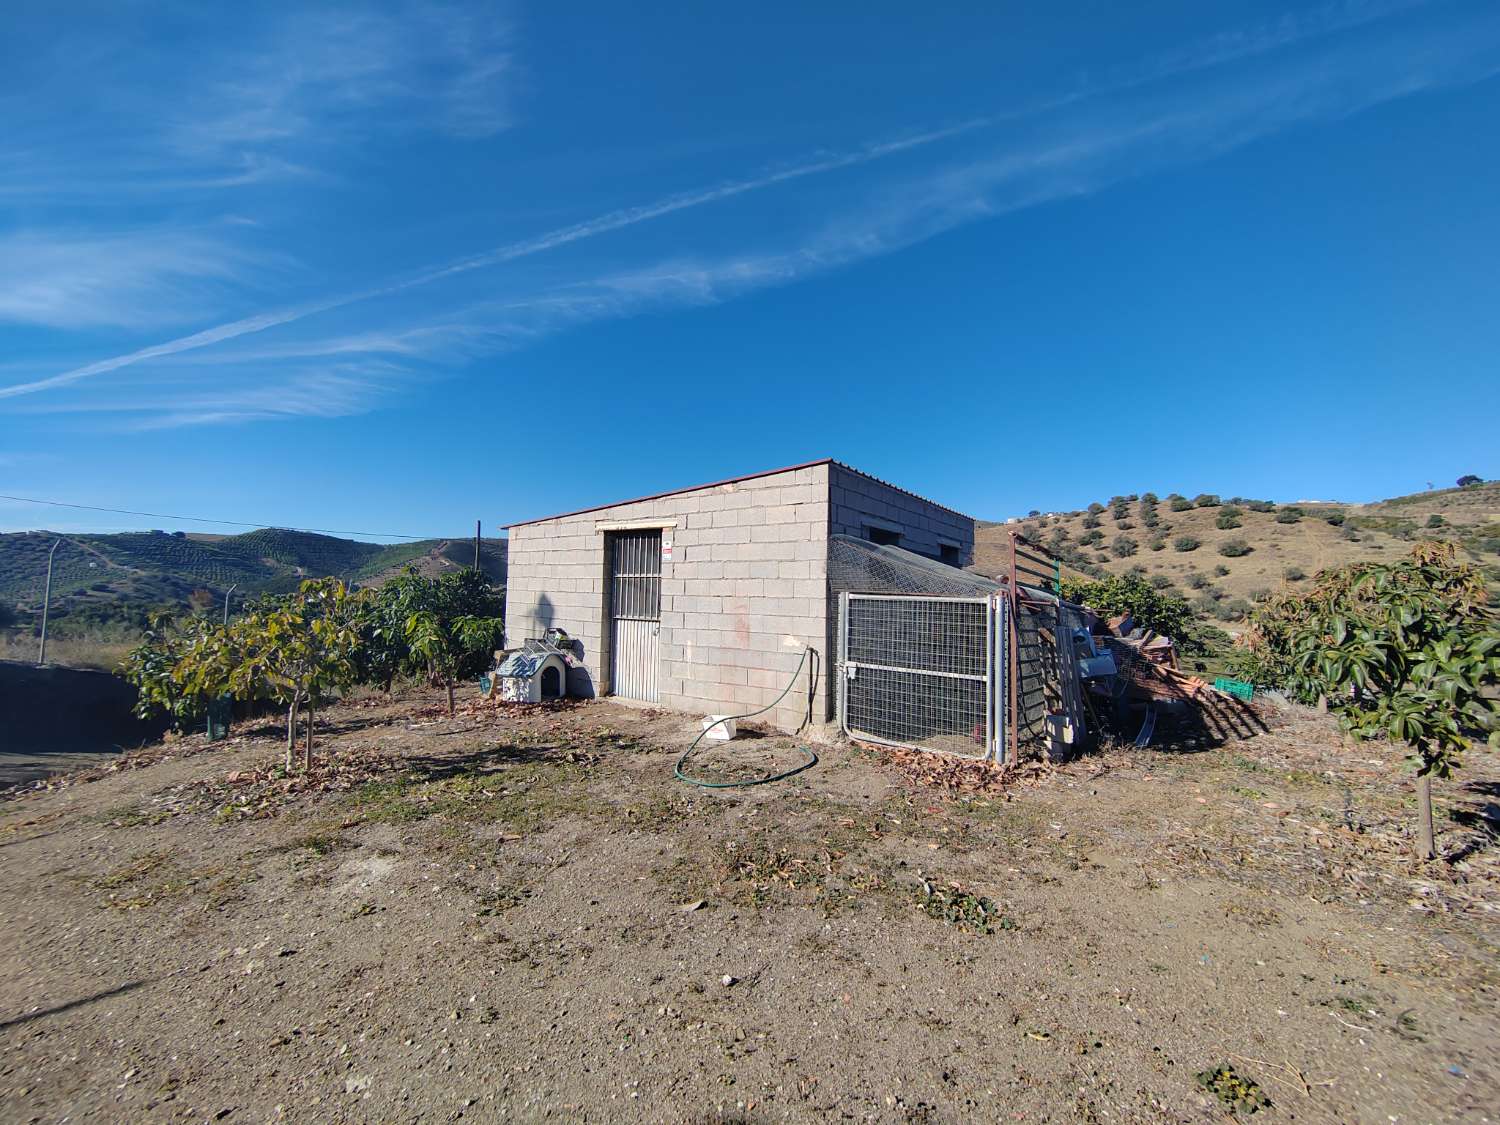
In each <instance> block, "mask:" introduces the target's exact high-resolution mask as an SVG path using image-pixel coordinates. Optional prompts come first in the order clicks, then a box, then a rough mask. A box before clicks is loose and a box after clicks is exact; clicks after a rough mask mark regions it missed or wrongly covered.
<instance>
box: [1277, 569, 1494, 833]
mask: <svg viewBox="0 0 1500 1125" xmlns="http://www.w3.org/2000/svg"><path fill="white" fill-rule="evenodd" d="M1250 654H1251V657H1252V658H1253V661H1254V666H1255V668H1256V670H1257V674H1258V678H1260V679H1262V680H1263V681H1264V682H1269V683H1273V684H1276V685H1277V686H1280V687H1284V688H1285V689H1287V690H1288V691H1290V692H1292V693H1293V694H1294V695H1296V696H1297V698H1299V699H1301V700H1302V701H1304V702H1307V703H1312V702H1315V701H1317V700H1318V699H1320V698H1321V699H1325V700H1326V701H1327V702H1328V704H1329V706H1330V707H1331V708H1333V709H1334V710H1335V711H1337V712H1338V714H1339V716H1340V719H1341V721H1342V723H1343V725H1344V727H1345V729H1346V730H1348V731H1350V732H1351V733H1352V734H1354V735H1356V736H1357V737H1360V738H1366V739H1369V738H1389V739H1392V740H1394V741H1397V742H1404V743H1406V745H1407V746H1408V747H1409V748H1410V757H1409V761H1410V762H1411V764H1412V766H1413V768H1414V770H1415V773H1416V777H1417V808H1418V826H1417V852H1418V855H1419V856H1420V857H1421V858H1423V859H1431V858H1432V857H1433V855H1434V847H1433V831H1432V778H1433V777H1434V776H1436V777H1438V778H1447V777H1449V776H1450V775H1451V773H1452V771H1453V770H1454V769H1456V768H1458V767H1459V765H1460V764H1461V763H1460V757H1459V756H1460V754H1461V752H1462V751H1463V750H1465V749H1468V748H1469V747H1470V746H1472V745H1473V742H1474V740H1475V739H1478V738H1483V737H1487V738H1488V740H1489V744H1490V745H1491V746H1493V747H1496V748H1500V700H1497V698H1496V687H1497V685H1500V626H1497V619H1496V615H1495V612H1494V609H1493V607H1491V606H1490V605H1489V603H1488V599H1487V594H1486V590H1485V584H1484V578H1483V576H1482V575H1481V574H1480V573H1479V571H1478V570H1477V569H1476V568H1474V567H1472V566H1470V565H1468V564H1466V563H1462V562H1459V561H1458V559H1457V555H1456V549H1455V547H1454V545H1453V544H1452V543H1421V544H1418V545H1417V547H1416V548H1415V549H1413V551H1412V553H1411V555H1410V557H1408V558H1407V559H1404V560H1402V561H1400V562H1395V563H1360V564H1356V565H1353V566H1348V567H1344V568H1342V569H1339V570H1334V571H1325V572H1323V573H1322V574H1320V575H1319V576H1318V578H1317V581H1316V584H1315V585H1314V587H1313V588H1312V589H1311V590H1308V591H1306V592H1305V593H1299V594H1286V595H1282V596H1280V597H1276V598H1273V599H1271V600H1270V601H1268V602H1267V603H1266V604H1265V605H1264V606H1262V607H1261V608H1260V609H1259V610H1257V611H1256V613H1255V614H1254V616H1253V619H1252V629H1251V635H1250Z"/></svg>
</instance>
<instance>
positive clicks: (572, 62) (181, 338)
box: [0, 0, 1500, 535]
mask: <svg viewBox="0 0 1500 1125" xmlns="http://www.w3.org/2000/svg"><path fill="white" fill-rule="evenodd" d="M936 8H937V9H939V10H934V6H930V5H929V6H913V5H897V4H877V5H874V6H871V5H805V4H786V5H778V4H762V5H756V6H753V7H751V6H746V7H744V8H734V9H731V8H730V7H729V6H727V5H686V4H684V5H647V6H638V5H617V4H601V5H597V6H585V5H556V4H553V5H539V4H525V3H515V4H502V5H478V4H476V5H460V6H453V7H443V6H438V5H433V4H423V3H412V4H397V5H373V6H340V7H327V8H320V7H317V6H315V5H312V4H294V5H287V6H284V7H279V6H276V5H272V4H267V5H250V6H245V5H236V6H229V5H202V4H181V5H172V4H160V3H152V4H146V3H100V4H96V5H91V4H77V3H75V4H56V3H51V4H44V3H30V2H27V0H22V2H21V3H20V4H19V5H15V6H12V7H11V8H8V14H7V24H8V28H7V31H8V33H7V35H6V36H5V37H4V39H3V40H0V119H3V120H4V121H5V122H6V127H5V129H4V131H3V132H0V482H3V483H0V492H4V493H7V494H13V495H19V496H31V497H43V498H50V499H60V500H67V501H73V502H77V503H83V504H93V505H99V506H103V507H114V508H130V509H142V510H147V511H152V512H168V513H183V514H188V515H201V516H210V517H219V518H225V519H234V520H247V521H253V522H266V523H275V524H280V525H289V526H312V527H324V528H331V529H351V530H361V531H379V532H392V533H406V534H412V535H427V534H439V535H446V534H463V533H465V529H466V528H472V526H473V521H474V519H476V518H481V519H483V520H484V521H485V524H486V526H487V527H498V526H499V525H500V524H502V523H504V522H507V521H508V520H512V519H524V518H528V517H532V516H536V515H542V514H546V513H547V512H550V511H555V510H561V509H567V508H572V507H580V506H585V505H590V504H594V503H600V502H604V501H608V500H611V499H616V498H622V497H627V496H631V495H636V494H640V493H648V492H655V491H660V490H662V489H666V488H671V487H676V486H679V485H686V484H691V483H696V482H700V481H705V480H712V479H717V478H720V477H725V476H733V475H738V474H741V473H744V472H750V471H754V470H757V469H762V468H769V467H773V466H777V465H781V464H789V463H794V462H800V461H806V460H810V459H813V458H816V457H822V456H833V457H836V458H838V459H840V460H843V461H846V462H848V463H850V464H853V465H855V466H856V467H858V468H862V469H864V470H866V471H868V472H872V473H875V474H876V475H879V476H882V477H885V478H886V479H889V480H893V481H895V482H897V483H899V484H902V485H903V486H905V487H908V488H910V489H912V490H913V491H917V492H920V493H923V494H925V495H928V496H931V497H933V498H934V499H938V500H940V501H942V502H944V503H947V504H949V505H950V506H953V507H956V508H959V509H961V510H964V511H968V512H970V513H972V514H975V515H979V516H983V517H1004V516H1007V515H1012V514H1015V513H1018V512H1024V511H1025V510H1027V509H1030V508H1041V509H1044V510H1049V509H1053V508H1066V507H1078V506H1082V505H1083V504H1086V503H1088V502H1089V501H1091V500H1095V499H1103V498H1106V497H1107V496H1108V495H1110V494H1112V493H1117V492H1127V491H1139V490H1145V489H1154V490H1156V491H1158V492H1162V493H1165V492H1167V491H1170V490H1174V489H1176V490H1182V491H1189V492H1197V491H1201V490H1213V491H1219V492H1222V493H1225V494H1242V495H1247V496H1268V497H1272V498H1276V499H1282V500H1287V499H1301V498H1308V497H1333V498H1340V499H1349V500H1360V499H1372V498H1378V497H1381V496H1387V495H1395V494H1399V493H1403V492H1408V491H1413V490H1416V489H1420V488H1423V487H1425V486H1426V484H1427V482H1429V481H1432V482H1435V483H1437V484H1438V485H1439V486H1441V485H1444V484H1451V483H1452V481H1453V479H1454V478H1456V477H1457V476H1459V475H1460V474H1463V473H1467V472H1477V473H1479V474H1480V475H1482V476H1485V477H1490V476H1494V475H1497V473H1500V465H1497V464H1496V463H1495V460H1496V449H1497V446H1496V443H1495V437H1494V419H1495V418H1496V417H1500V377H1497V361H1496V357H1497V355H1500V316H1497V315H1496V312H1495V307H1496V299H1497V295H1500V276H1497V267H1496V263H1497V262H1500V209H1497V206H1496V202H1495V199H1496V189H1495V185H1496V184H1497V183H1500V129H1497V128H1496V127H1495V122H1496V121H1500V78H1497V76H1500V7H1497V6H1496V5H1495V4H1493V3H1492V2H1491V3H1465V2H1459V0H1451V2H1442V0H1431V2H1425V3H1424V2H1421V0H1384V2H1380V0H1372V2H1358V0H1348V2H1337V3H1324V4H1300V5H1271V4H1264V3H1218V4H1212V5H1205V4H1202V3H1199V2H1189V0H1184V2H1180V3H1152V4H1147V5H1104V4H1098V3H1059V4H1053V5H1045V6H1039V5H1023V4H1003V5H995V4H973V5H946V6H942V5H940V6H936ZM1043 8H1044V9H1045V11H1040V10H1039V9H1043ZM40 526H45V527H50V528H57V529H71V530H85V529H99V530H114V529H122V528H129V527H143V526H163V527H174V526H179V525H177V524H174V523H172V522H171V521H166V520H160V519H135V518H131V517H125V516H118V515H108V514H102V513H100V514H91V513H86V512H81V511H74V510H66V509H39V508H34V507H32V506H29V505H24V504H18V503H14V502H10V501H0V528H5V529H21V528H31V527H40ZM180 526H184V527H189V528H191V527H192V526H193V525H180ZM224 530H233V528H228V527H226V528H224Z"/></svg>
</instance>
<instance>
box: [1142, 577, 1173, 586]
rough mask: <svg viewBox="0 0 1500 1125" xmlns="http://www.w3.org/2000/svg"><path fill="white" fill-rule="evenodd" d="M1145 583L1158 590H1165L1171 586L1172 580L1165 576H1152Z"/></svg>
mask: <svg viewBox="0 0 1500 1125" xmlns="http://www.w3.org/2000/svg"><path fill="white" fill-rule="evenodd" d="M1146 581H1147V582H1149V583H1151V585H1152V586H1154V587H1155V588H1156V589H1158V590H1165V589H1166V588H1167V587H1169V586H1170V585H1172V580H1171V579H1170V578H1168V577H1167V576H1166V575H1165V574H1153V575H1152V576H1151V577H1150V578H1148V579H1146Z"/></svg>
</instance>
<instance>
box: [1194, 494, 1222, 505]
mask: <svg viewBox="0 0 1500 1125" xmlns="http://www.w3.org/2000/svg"><path fill="white" fill-rule="evenodd" d="M1218 506H1219V498H1218V497H1217V496H1215V495H1214V494H1213V493H1212V492H1200V493H1198V495H1197V496H1194V497H1193V507H1195V508H1217V507H1218Z"/></svg>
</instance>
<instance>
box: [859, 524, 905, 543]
mask: <svg viewBox="0 0 1500 1125" xmlns="http://www.w3.org/2000/svg"><path fill="white" fill-rule="evenodd" d="M865 538H866V539H868V540H869V541H870V542H871V543H879V544H880V545H881V546H882V547H899V546H901V533H900V532H899V531H888V530H886V529H885V528H883V527H870V526H868V525H866V527H865Z"/></svg>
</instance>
